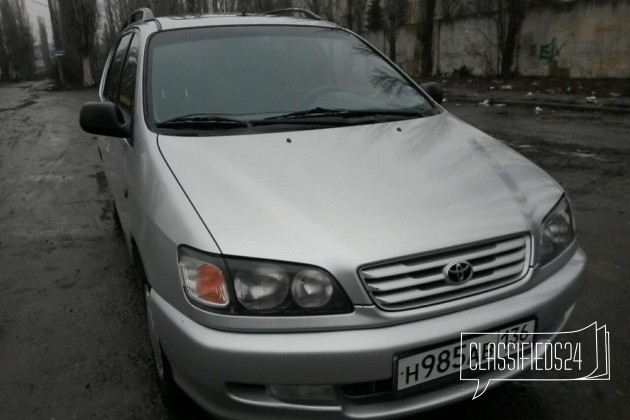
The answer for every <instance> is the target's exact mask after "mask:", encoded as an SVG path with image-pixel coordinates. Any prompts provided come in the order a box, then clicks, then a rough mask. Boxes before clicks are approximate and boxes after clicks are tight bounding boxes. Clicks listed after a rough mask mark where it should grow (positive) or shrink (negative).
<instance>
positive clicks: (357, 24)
mask: <svg viewBox="0 0 630 420" xmlns="http://www.w3.org/2000/svg"><path fill="white" fill-rule="evenodd" d="M367 3H368V0H352V1H351V0H348V21H351V22H352V25H351V26H349V28H350V29H352V30H353V31H355V32H356V33H358V34H363V32H365V17H366V15H367Z"/></svg>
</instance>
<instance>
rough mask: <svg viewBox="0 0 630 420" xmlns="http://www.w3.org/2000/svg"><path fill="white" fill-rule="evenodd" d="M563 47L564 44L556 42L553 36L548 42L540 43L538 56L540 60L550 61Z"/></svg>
mask: <svg viewBox="0 0 630 420" xmlns="http://www.w3.org/2000/svg"><path fill="white" fill-rule="evenodd" d="M563 48H564V44H562V45H558V43H557V42H556V38H553V39H552V40H551V42H550V43H549V44H542V45H540V50H539V52H538V58H539V59H541V60H548V61H551V60H553V59H554V58H556V57H557V56H559V55H560V52H562V49H563Z"/></svg>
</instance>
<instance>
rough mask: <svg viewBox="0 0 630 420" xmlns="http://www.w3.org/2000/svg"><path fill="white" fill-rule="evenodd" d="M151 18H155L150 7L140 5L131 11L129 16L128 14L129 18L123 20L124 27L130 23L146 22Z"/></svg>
mask: <svg viewBox="0 0 630 420" xmlns="http://www.w3.org/2000/svg"><path fill="white" fill-rule="evenodd" d="M153 19H155V16H154V15H153V12H152V11H151V9H149V8H148V7H141V8H139V9H137V10H134V11H133V12H132V13H131V16H129V19H127V22H125V28H126V27H127V26H129V25H131V24H132V23H136V22H146V21H148V20H153Z"/></svg>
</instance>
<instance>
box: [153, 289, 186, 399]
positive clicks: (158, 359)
mask: <svg viewBox="0 0 630 420" xmlns="http://www.w3.org/2000/svg"><path fill="white" fill-rule="evenodd" d="M144 305H145V308H146V313H147V326H148V328H149V338H150V339H151V347H152V349H153V360H154V364H155V368H156V371H157V376H158V383H159V385H160V390H161V391H162V395H163V396H164V397H165V398H167V399H169V400H174V399H177V398H178V396H179V388H178V387H177V385H176V384H175V380H174V379H173V372H172V370H171V365H170V363H169V362H168V359H167V358H166V355H165V354H164V351H163V350H162V345H161V344H160V338H159V335H158V333H157V328H155V319H154V317H153V313H152V310H151V286H150V285H149V283H148V282H147V281H146V280H145V281H144Z"/></svg>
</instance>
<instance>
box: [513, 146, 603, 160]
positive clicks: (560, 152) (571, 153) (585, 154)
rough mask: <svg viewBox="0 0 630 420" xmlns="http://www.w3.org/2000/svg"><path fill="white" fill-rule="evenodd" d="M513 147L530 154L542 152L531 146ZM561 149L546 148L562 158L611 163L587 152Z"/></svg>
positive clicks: (545, 148)
mask: <svg viewBox="0 0 630 420" xmlns="http://www.w3.org/2000/svg"><path fill="white" fill-rule="evenodd" d="M512 146H513V147H514V148H516V149H522V150H527V151H528V152H531V151H536V152H541V150H540V148H538V147H536V146H534V145H531V144H512ZM560 149H562V147H561V146H560V145H558V146H557V147H554V148H552V149H549V148H548V147H544V150H546V151H548V152H552V153H555V154H557V155H561V156H570V157H576V158H580V159H593V160H597V161H600V162H610V160H609V159H606V158H604V157H602V156H600V155H598V154H596V153H593V152H589V151H586V150H582V149H574V150H560Z"/></svg>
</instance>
